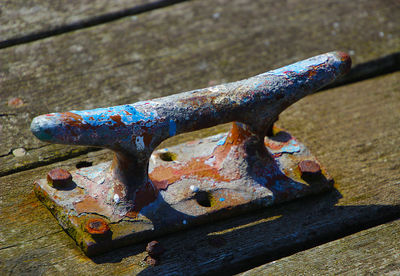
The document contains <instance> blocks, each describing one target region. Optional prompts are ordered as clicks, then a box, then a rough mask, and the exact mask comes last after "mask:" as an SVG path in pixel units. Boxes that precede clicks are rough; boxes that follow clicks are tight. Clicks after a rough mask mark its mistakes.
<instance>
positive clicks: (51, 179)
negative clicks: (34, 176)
mask: <svg viewBox="0 0 400 276" xmlns="http://www.w3.org/2000/svg"><path fill="white" fill-rule="evenodd" d="M71 182H72V176H71V174H70V173H69V172H68V171H67V170H64V169H61V168H57V169H53V170H51V171H50V172H49V173H48V174H47V183H48V184H49V185H50V186H53V187H54V188H63V187H66V186H68V185H69V184H70V183H71Z"/></svg>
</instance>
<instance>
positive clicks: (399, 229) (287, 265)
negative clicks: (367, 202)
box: [240, 220, 400, 276]
mask: <svg viewBox="0 0 400 276" xmlns="http://www.w3.org/2000/svg"><path fill="white" fill-rule="evenodd" d="M399 233H400V220H396V221H394V222H392V223H387V224H383V225H380V226H377V227H374V228H370V229H368V230H365V231H361V232H359V233H357V234H354V235H351V236H348V237H345V238H342V239H339V240H336V241H333V242H330V243H326V244H323V245H321V246H318V247H315V248H312V249H309V250H306V251H303V252H299V253H296V254H294V255H292V256H289V257H286V258H283V259H280V260H277V261H274V262H272V263H269V264H266V265H263V266H260V267H257V268H254V269H252V270H249V271H247V272H245V273H243V274H240V275H243V276H245V275H246V276H249V275H289V274H292V275H293V274H296V275H327V274H330V275H333V274H334V275H366V274H368V275H399V274H400V253H399V252H400V235H399Z"/></svg>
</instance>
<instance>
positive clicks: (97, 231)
mask: <svg viewBox="0 0 400 276" xmlns="http://www.w3.org/2000/svg"><path fill="white" fill-rule="evenodd" d="M85 231H86V232H88V233H89V234H91V235H93V236H104V235H106V234H108V233H109V232H110V227H109V226H108V223H107V222H106V221H105V220H104V219H101V218H91V219H88V220H87V221H86V224H85Z"/></svg>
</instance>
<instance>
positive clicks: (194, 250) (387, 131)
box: [0, 72, 400, 275]
mask: <svg viewBox="0 0 400 276" xmlns="http://www.w3.org/2000/svg"><path fill="white" fill-rule="evenodd" d="M399 78H400V72H398V73H394V74H390V75H387V76H384V77H379V78H375V79H370V80H367V81H363V82H359V83H355V84H352V85H348V86H344V87H339V88H335V89H332V90H328V91H326V92H323V93H319V94H316V95H313V96H310V97H307V98H305V99H303V100H302V101H300V102H299V103H297V104H295V105H293V106H292V107H291V108H290V109H289V110H287V111H286V112H284V113H283V114H282V116H281V118H280V121H279V124H280V125H282V126H284V127H286V128H287V129H288V130H289V131H290V132H291V133H292V134H294V135H295V136H296V137H298V138H299V139H300V140H301V141H303V142H304V143H305V144H306V145H307V146H308V147H309V148H311V150H312V152H313V153H314V154H315V155H316V156H317V158H319V160H320V161H321V162H322V164H324V165H325V166H326V167H327V169H328V170H329V172H330V173H331V174H332V175H333V177H334V179H335V182H336V184H335V186H336V190H335V191H332V192H330V193H327V194H323V195H319V196H312V197H309V198H305V199H302V200H298V201H295V202H292V203H288V204H283V205H280V206H277V207H274V208H268V209H265V210H261V211H258V212H253V213H250V214H246V215H243V216H240V217H236V218H232V219H228V220H224V221H220V222H215V223H213V224H210V225H204V226H201V227H197V228H195V229H192V230H189V231H184V232H180V233H176V234H171V235H167V236H164V237H161V238H160V239H159V241H160V242H161V243H162V245H163V246H164V247H165V248H166V249H167V251H166V253H165V254H164V255H163V256H162V259H161V264H160V265H159V266H156V267H148V266H147V265H145V264H144V262H143V259H144V257H145V252H144V249H145V246H146V244H145V243H142V244H138V245H133V246H130V247H126V248H123V249H120V250H116V251H114V252H110V253H108V254H105V255H102V256H100V257H97V258H93V259H89V258H87V257H85V256H84V255H83V254H82V253H81V252H80V251H79V249H78V248H77V246H75V244H74V242H73V241H72V240H71V239H70V238H69V237H68V235H67V234H65V233H64V232H63V231H62V230H61V228H60V226H58V224H57V222H56V220H55V219H54V218H53V217H52V216H51V214H50V212H49V211H48V210H46V208H45V207H43V206H42V205H41V204H40V202H38V200H37V199H36V198H35V196H34V195H33V192H32V182H33V179H37V178H43V177H45V175H46V173H47V172H48V171H49V170H50V169H51V168H54V167H59V166H61V167H64V168H67V169H70V170H71V169H73V168H74V167H75V165H76V164H77V163H78V162H80V161H85V160H86V161H90V162H94V163H97V162H100V161H102V160H104V159H107V158H109V157H106V156H105V155H104V152H100V151H99V152H92V153H89V154H88V155H82V156H80V157H77V158H75V159H69V160H67V161H63V162H60V163H54V164H51V165H49V166H44V167H40V168H37V169H33V170H27V171H23V172H19V173H15V174H12V175H9V176H4V177H1V178H0V183H1V185H0V225H2V227H1V228H0V271H1V274H6V275H7V274H12V273H13V274H17V273H19V272H23V271H28V272H29V271H30V272H36V273H47V274H63V275H65V274H68V275H69V274H87V273H88V274H96V273H104V274H112V273H115V274H125V275H126V274H130V275H131V274H136V273H140V275H154V274H164V275H165V274H168V273H172V274H174V273H175V274H204V273H215V272H218V273H236V272H238V271H244V270H247V269H250V268H252V267H254V266H256V265H261V264H263V263H265V262H268V261H272V260H276V259H279V258H281V257H284V256H287V255H290V254H292V253H295V252H297V251H301V250H304V249H307V248H311V247H313V246H316V245H319V244H322V243H325V242H327V241H331V240H335V239H338V238H341V237H343V236H345V235H349V234H352V233H355V232H358V231H360V230H363V229H366V228H369V227H371V226H375V225H379V224H381V223H383V222H388V221H390V220H393V219H395V218H399V217H400V170H399V168H400V158H399V157H400V148H399V147H398V145H399V143H400V135H399V133H400V129H399V125H398V122H399V120H400V98H399V97H400V95H399V93H398V91H399V89H400V82H399ZM350 261H351V260H349V262H350ZM343 265H346V264H345V263H343ZM389 268H390V267H388V268H387V269H389ZM393 269H395V268H393Z"/></svg>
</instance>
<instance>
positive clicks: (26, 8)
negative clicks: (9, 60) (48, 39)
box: [0, 0, 156, 46]
mask: <svg viewBox="0 0 400 276" xmlns="http://www.w3.org/2000/svg"><path fill="white" fill-rule="evenodd" d="M154 2H156V0H133V1H128V0H118V1H104V0H95V1H89V0H84V1H76V0H74V1H49V0H30V1H24V0H13V1H8V0H5V1H2V2H1V6H0V45H1V46H3V45H6V44H7V41H10V40H15V39H16V38H23V37H26V36H31V35H32V34H37V35H38V34H41V33H43V32H48V31H50V30H55V29H60V28H63V27H64V28H65V27H66V26H71V25H73V24H76V25H80V27H83V25H84V24H83V23H84V22H88V21H90V20H93V19H95V18H99V17H104V16H105V15H110V14H115V13H122V12H123V11H126V10H128V9H132V8H134V7H136V8H138V7H140V6H144V5H147V4H149V3H154ZM77 27H79V26H77Z"/></svg>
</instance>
